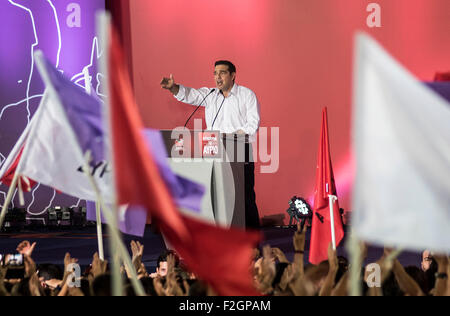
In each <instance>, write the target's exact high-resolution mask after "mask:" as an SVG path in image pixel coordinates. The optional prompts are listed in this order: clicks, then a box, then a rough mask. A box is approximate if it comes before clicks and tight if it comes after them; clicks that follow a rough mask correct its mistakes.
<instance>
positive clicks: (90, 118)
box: [46, 59, 104, 164]
mask: <svg viewBox="0 0 450 316" xmlns="http://www.w3.org/2000/svg"><path fill="white" fill-rule="evenodd" d="M46 62H47V67H46V68H47V72H48V75H49V79H50V81H51V83H52V85H53V87H54V88H55V90H56V92H57V93H58V96H59V99H60V101H61V104H62V106H63V107H64V110H65V112H66V115H67V118H68V120H69V123H70V125H71V127H72V129H73V131H74V132H75V134H76V136H77V139H78V143H79V144H80V147H81V149H82V151H83V153H86V152H87V151H88V150H90V151H91V155H92V158H93V163H94V164H97V163H99V162H101V161H103V160H104V152H103V151H104V145H103V122H102V115H101V101H100V100H99V99H98V98H97V97H96V96H92V95H89V94H87V93H86V92H85V90H84V89H82V88H81V87H79V86H77V85H76V84H74V83H73V82H71V81H70V80H69V79H68V78H66V77H65V76H64V75H63V74H62V73H61V72H59V71H58V70H57V69H56V68H55V67H54V66H53V65H52V64H51V63H50V62H49V61H48V60H47V59H46Z"/></svg>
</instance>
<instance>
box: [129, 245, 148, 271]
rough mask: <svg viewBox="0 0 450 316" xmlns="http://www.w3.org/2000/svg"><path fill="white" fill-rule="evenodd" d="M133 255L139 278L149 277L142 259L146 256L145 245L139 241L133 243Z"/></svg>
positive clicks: (132, 260)
mask: <svg viewBox="0 0 450 316" xmlns="http://www.w3.org/2000/svg"><path fill="white" fill-rule="evenodd" d="M130 245H131V253H132V259H131V262H132V263H133V266H134V268H135V269H136V272H137V275H138V278H139V279H140V278H144V277H147V276H148V273H147V270H146V268H145V265H144V264H143V263H142V257H143V255H144V245H142V244H141V243H140V242H139V241H137V242H136V241H134V240H133V241H131V244H130ZM129 277H130V276H129Z"/></svg>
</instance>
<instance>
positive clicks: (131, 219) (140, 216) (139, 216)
mask: <svg viewBox="0 0 450 316" xmlns="http://www.w3.org/2000/svg"><path fill="white" fill-rule="evenodd" d="M86 219H87V220H88V221H92V222H96V221H97V216H96V209H95V203H94V202H90V201H86ZM102 223H106V220H105V218H104V216H103V215H102ZM146 223H147V210H146V209H145V208H142V207H139V206H130V207H128V208H127V209H126V210H123V209H122V210H120V211H119V230H120V231H121V232H122V233H124V234H127V235H132V236H138V237H143V236H144V231H145V224H146Z"/></svg>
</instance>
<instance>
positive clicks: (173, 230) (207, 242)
mask: <svg viewBox="0 0 450 316" xmlns="http://www.w3.org/2000/svg"><path fill="white" fill-rule="evenodd" d="M111 34H112V37H111V42H110V49H109V52H110V57H109V80H110V87H109V91H110V93H111V98H110V102H111V114H110V116H111V126H112V133H111V135H112V147H113V148H112V152H113V155H114V158H113V162H114V163H113V165H114V174H115V180H116V188H117V194H118V196H117V199H118V201H119V203H120V204H130V205H141V206H144V207H145V208H146V209H147V210H148V212H149V213H150V215H151V216H152V220H153V221H154V222H156V223H157V224H158V226H159V228H160V229H161V231H162V233H163V234H164V236H165V238H166V239H167V240H168V242H169V243H170V244H171V245H172V246H173V247H174V248H175V250H176V251H177V252H178V254H179V255H180V256H181V258H182V259H183V261H184V262H185V264H186V266H187V267H188V269H189V270H191V271H192V272H194V273H195V274H196V275H197V276H198V277H199V278H200V279H202V280H204V281H205V282H207V283H209V284H210V285H211V286H213V288H214V289H215V290H216V292H217V293H218V294H219V295H258V293H257V291H256V290H255V289H254V288H253V280H252V276H251V273H250V264H251V259H252V253H253V247H255V246H256V245H257V244H258V242H259V241H260V234H259V233H246V232H244V231H241V230H235V229H230V230H228V229H223V228H219V227H216V226H213V225H210V224H206V223H204V222H201V221H199V220H196V219H193V218H191V217H189V216H186V215H182V214H181V213H180V212H179V211H178V210H177V209H176V207H175V203H174V202H173V200H172V197H171V194H170V192H169V190H168V188H167V186H166V184H165V182H164V180H163V179H162V177H161V175H160V172H159V170H158V168H157V166H156V163H155V159H154V158H153V154H154V148H150V147H149V146H147V144H146V143H145V140H144V137H143V135H142V133H141V132H140V131H141V130H142V128H143V123H142V121H141V118H140V116H139V111H138V108H137V106H136V104H135V102H134V97H133V93H132V88H131V84H130V82H129V78H128V73H127V70H126V68H125V65H124V59H123V54H122V50H121V47H120V44H119V40H118V38H117V34H116V33H115V32H114V31H113V32H111Z"/></svg>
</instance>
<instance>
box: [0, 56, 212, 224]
mask: <svg viewBox="0 0 450 316" xmlns="http://www.w3.org/2000/svg"><path fill="white" fill-rule="evenodd" d="M41 59H42V60H43V64H44V69H43V70H42V69H40V70H41V71H44V72H45V76H44V75H43V77H47V78H48V79H49V82H47V84H49V85H51V88H52V89H50V90H51V92H50V93H46V95H45V97H44V99H43V101H42V103H41V105H40V107H39V109H38V111H42V112H43V113H42V114H41V115H40V118H39V120H37V118H38V115H37V114H38V112H37V113H36V114H35V115H34V117H33V119H32V123H30V125H29V126H32V125H33V124H37V127H36V133H35V134H34V135H33V139H30V140H27V139H26V137H25V136H26V135H27V134H28V133H29V131H28V129H27V133H25V132H24V133H23V135H22V136H21V138H20V139H19V142H18V143H17V144H16V146H15V149H14V153H13V155H12V156H11V159H10V160H11V161H15V162H18V160H19V159H18V158H19V157H15V156H17V152H19V149H20V146H25V145H23V144H25V143H26V146H29V148H28V149H27V150H28V152H27V156H26V157H25V160H26V161H25V162H24V163H23V168H22V169H21V172H20V174H21V175H23V176H27V177H29V178H31V179H34V180H37V181H39V182H40V183H42V184H44V185H47V186H50V187H53V188H55V189H57V190H59V191H61V192H64V193H66V194H69V195H72V196H74V197H77V198H80V199H85V200H88V201H95V200H96V199H97V197H96V195H95V192H94V191H93V190H92V188H91V186H90V184H89V181H88V179H87V178H86V176H85V174H84V173H83V172H82V169H81V167H82V166H83V165H84V157H83V154H84V153H85V152H87V151H88V150H89V151H90V152H91V155H92V161H91V163H90V164H91V168H92V169H91V172H92V174H93V176H94V178H95V179H96V181H97V184H98V185H99V188H100V191H101V192H102V195H103V197H104V199H105V200H109V199H111V191H112V188H111V183H112V179H111V174H110V170H109V169H110V168H109V166H108V163H107V162H106V161H105V157H104V152H103V151H104V149H103V148H104V133H103V121H102V113H101V112H102V111H101V106H102V103H101V101H100V99H99V98H98V97H96V96H95V95H89V94H87V93H86V92H85V90H84V89H83V88H81V87H79V86H77V85H76V84H74V83H73V82H71V81H70V80H69V79H68V78H66V77H65V76H64V75H63V74H61V73H60V72H59V71H58V70H57V69H56V68H55V67H54V66H53V65H52V64H51V63H50V62H48V61H47V60H46V59H45V58H41ZM144 133H145V134H146V135H147V137H148V138H149V141H150V139H151V140H153V141H154V142H158V136H159V134H160V133H159V131H154V130H147V131H145V132H144ZM159 137H160V136H159ZM160 142H161V141H160ZM78 148H81V152H80V151H79V150H78ZM14 157H15V158H14ZM8 158H10V157H8ZM161 164H162V165H161V169H163V175H164V179H167V183H168V185H169V187H170V188H171V191H173V194H174V196H175V199H176V203H177V204H178V205H179V206H180V207H184V208H188V209H191V210H193V211H200V205H201V199H202V197H203V194H204V188H203V186H201V185H200V184H197V183H194V182H192V181H189V180H187V179H184V178H182V177H179V176H176V175H174V174H173V173H172V172H171V170H170V169H168V168H167V166H165V165H163V162H162V163H161ZM7 165H10V163H9V162H8V161H6V162H5V164H4V165H3V167H4V168H6V166H7ZM12 166H14V164H13V165H12ZM2 170H3V168H2ZM5 170H6V169H5ZM7 171H9V170H7ZM5 172H6V171H5ZM6 173H7V175H8V174H11V173H12V169H11V171H9V172H6ZM8 179H9V178H6V177H5V180H6V181H5V182H6V183H8V182H7V181H8ZM22 183H26V182H25V181H22ZM134 222H136V221H134Z"/></svg>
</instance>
